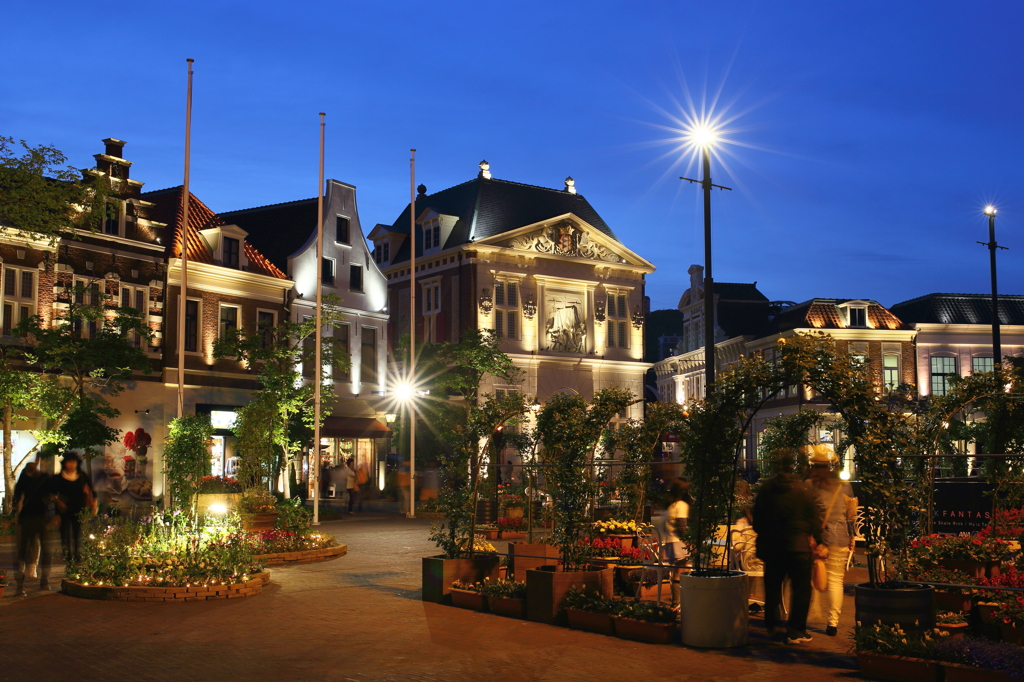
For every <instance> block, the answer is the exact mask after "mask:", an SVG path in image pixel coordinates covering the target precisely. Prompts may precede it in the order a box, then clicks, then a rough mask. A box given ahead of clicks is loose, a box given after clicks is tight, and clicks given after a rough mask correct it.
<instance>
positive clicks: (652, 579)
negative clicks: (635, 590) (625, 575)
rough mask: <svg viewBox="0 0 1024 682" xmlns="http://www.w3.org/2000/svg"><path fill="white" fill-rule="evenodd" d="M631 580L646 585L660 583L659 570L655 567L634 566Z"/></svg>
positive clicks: (630, 573) (630, 576) (630, 574)
mask: <svg viewBox="0 0 1024 682" xmlns="http://www.w3.org/2000/svg"><path fill="white" fill-rule="evenodd" d="M629 582H631V583H643V586H644V587H651V586H652V585H657V584H658V572H657V571H656V570H654V569H653V568H634V569H633V570H632V571H630V572H629Z"/></svg>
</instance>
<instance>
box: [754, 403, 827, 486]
mask: <svg viewBox="0 0 1024 682" xmlns="http://www.w3.org/2000/svg"><path fill="white" fill-rule="evenodd" d="M824 423H825V413H824V412H819V411H818V410H810V409H806V408H805V409H802V410H800V411H799V412H797V413H796V414H790V415H785V416H779V417H772V418H771V419H768V420H766V421H765V429H764V432H763V434H762V436H761V443H760V445H759V447H758V450H759V452H758V455H759V457H758V459H759V460H760V461H759V462H758V464H759V465H760V468H761V474H762V476H764V477H768V476H773V475H775V474H776V473H778V472H777V471H776V466H775V464H776V461H775V459H774V458H773V457H772V456H773V455H774V454H775V453H777V452H780V451H782V450H796V451H797V452H800V453H802V452H803V448H804V446H806V445H816V444H817V438H816V437H814V436H812V435H811V434H812V433H813V434H815V436H816V435H817V432H818V429H819V428H821V425H822V424H824ZM799 464H800V465H804V464H807V461H806V456H804V455H801V457H800V462H799Z"/></svg>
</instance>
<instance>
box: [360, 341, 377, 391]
mask: <svg viewBox="0 0 1024 682" xmlns="http://www.w3.org/2000/svg"><path fill="white" fill-rule="evenodd" d="M360 367H361V372H360V378H361V381H362V383H364V384H376V383H377V329H376V328H375V327H363V346H362V354H361V358H360Z"/></svg>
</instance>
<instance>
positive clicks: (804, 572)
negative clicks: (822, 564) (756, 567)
mask: <svg viewBox="0 0 1024 682" xmlns="http://www.w3.org/2000/svg"><path fill="white" fill-rule="evenodd" d="M776 461H777V462H778V466H779V473H778V474H776V475H775V476H773V477H772V478H770V479H768V481H767V482H765V484H764V486H762V488H761V492H760V493H758V495H757V499H756V500H755V502H754V530H755V531H756V532H757V558H758V559H760V560H761V561H763V562H764V592H765V600H764V624H765V627H766V628H767V629H768V633H769V634H770V635H771V636H772V638H773V639H776V640H779V641H784V642H785V643H786V644H801V643H804V642H809V641H811V636H810V635H808V634H807V612H808V610H809V609H810V606H811V564H812V562H813V554H812V552H813V551H814V550H815V548H816V547H817V546H818V545H819V544H821V541H822V528H821V525H822V524H821V516H822V514H821V509H820V508H819V507H818V501H817V497H816V496H815V495H813V494H812V493H811V491H810V490H808V489H807V487H806V486H805V485H804V484H803V482H802V481H801V480H800V479H799V478H798V477H797V476H796V475H795V474H794V473H793V467H794V465H795V463H796V453H795V452H794V451H793V450H783V451H781V452H780V453H778V454H777V459H776ZM787 577H788V578H789V581H790V603H789V618H788V621H787V628H786V630H784V631H783V630H781V628H780V627H779V625H778V622H779V609H780V607H781V605H782V584H783V582H784V581H785V579H786V578H787Z"/></svg>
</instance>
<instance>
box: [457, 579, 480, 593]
mask: <svg viewBox="0 0 1024 682" xmlns="http://www.w3.org/2000/svg"><path fill="white" fill-rule="evenodd" d="M452 589H453V590H466V591H467V592H476V593H478V594H479V593H482V592H483V591H484V584H483V583H470V582H466V581H464V580H456V581H455V582H453V583H452Z"/></svg>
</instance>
